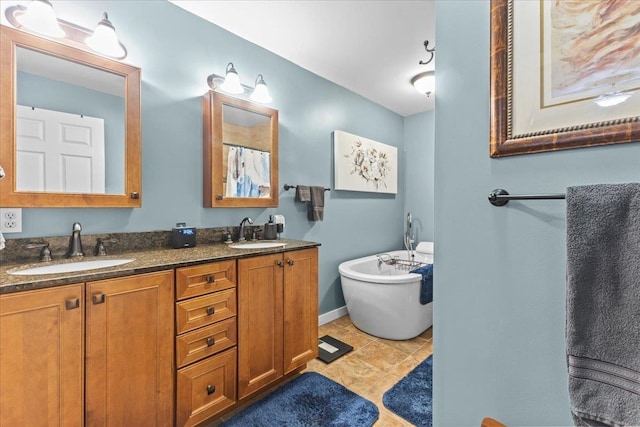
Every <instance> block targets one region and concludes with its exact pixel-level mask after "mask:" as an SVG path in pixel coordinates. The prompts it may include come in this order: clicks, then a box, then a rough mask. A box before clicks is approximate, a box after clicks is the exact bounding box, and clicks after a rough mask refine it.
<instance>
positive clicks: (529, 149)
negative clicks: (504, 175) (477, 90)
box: [490, 0, 640, 157]
mask: <svg viewBox="0 0 640 427" xmlns="http://www.w3.org/2000/svg"><path fill="white" fill-rule="evenodd" d="M491 28H492V30H491V135H490V140H491V141H490V155H491V157H500V156H508V155H514V154H526V153H535V152H542V151H552V150H561V149H569V148H578V147H587V146H596V145H605V144H617V143H623V142H637V141H640V54H639V51H638V46H640V2H639V1H637V0H618V1H612V2H604V1H581V0H563V1H557V0H535V1H534V0H526V1H523V0H491Z"/></svg>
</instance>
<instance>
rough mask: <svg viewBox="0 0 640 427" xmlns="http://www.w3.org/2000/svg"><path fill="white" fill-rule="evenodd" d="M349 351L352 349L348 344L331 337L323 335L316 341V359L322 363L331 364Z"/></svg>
mask: <svg viewBox="0 0 640 427" xmlns="http://www.w3.org/2000/svg"><path fill="white" fill-rule="evenodd" d="M351 350H353V347H351V346H350V345H349V344H345V343H343V342H342V341H340V340H337V339H335V338H333V337H332V336H329V335H325V336H323V337H320V338H319V339H318V359H320V360H322V361H323V362H324V363H331V362H333V361H334V360H336V359H337V358H339V357H340V356H344V355H345V354H347V353H349V352H350V351H351Z"/></svg>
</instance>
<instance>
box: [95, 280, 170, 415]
mask: <svg viewBox="0 0 640 427" xmlns="http://www.w3.org/2000/svg"><path fill="white" fill-rule="evenodd" d="M85 298H86V303H85V304H86V317H87V319H86V356H87V362H86V422H87V425H91V426H99V425H100V426H107V425H110V426H124V425H152V426H169V425H171V424H172V423H171V421H170V420H172V419H173V372H174V370H173V369H174V367H173V336H174V332H173V331H174V330H173V301H174V299H173V270H170V271H162V272H157V273H149V274H141V275H135V276H129V277H123V278H117V279H109V280H100V281H96V282H89V283H87V284H86V297H85Z"/></svg>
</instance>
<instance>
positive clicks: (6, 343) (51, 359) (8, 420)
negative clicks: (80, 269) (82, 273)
mask: <svg viewBox="0 0 640 427" xmlns="http://www.w3.org/2000/svg"><path fill="white" fill-rule="evenodd" d="M83 303H84V298H83V285H72V286H63V287H57V288H52V289H43V290H36V291H27V292H20V293H16V294H10V295H3V296H1V297H0V426H3V427H4V426H7V427H8V426H82V425H83V395H84V388H83V380H84V378H83V375H82V372H83V370H82V367H83V365H84V354H83V347H84V346H83V330H82V325H83V321H84V318H83V312H84V310H83V307H82V304H83Z"/></svg>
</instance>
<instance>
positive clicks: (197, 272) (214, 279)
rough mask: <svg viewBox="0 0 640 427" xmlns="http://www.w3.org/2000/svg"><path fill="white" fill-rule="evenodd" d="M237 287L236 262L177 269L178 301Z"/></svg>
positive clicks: (230, 261) (213, 263)
mask: <svg viewBox="0 0 640 427" xmlns="http://www.w3.org/2000/svg"><path fill="white" fill-rule="evenodd" d="M235 286H236V261H235V260H228V261H220V262H212V263H209V264H204V265H196V266H193V267H183V268H178V269H176V299H177V300H182V299H185V298H190V297H195V296H198V295H204V294H208V293H210V292H215V291H220V290H223V289H229V288H233V287H235Z"/></svg>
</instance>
